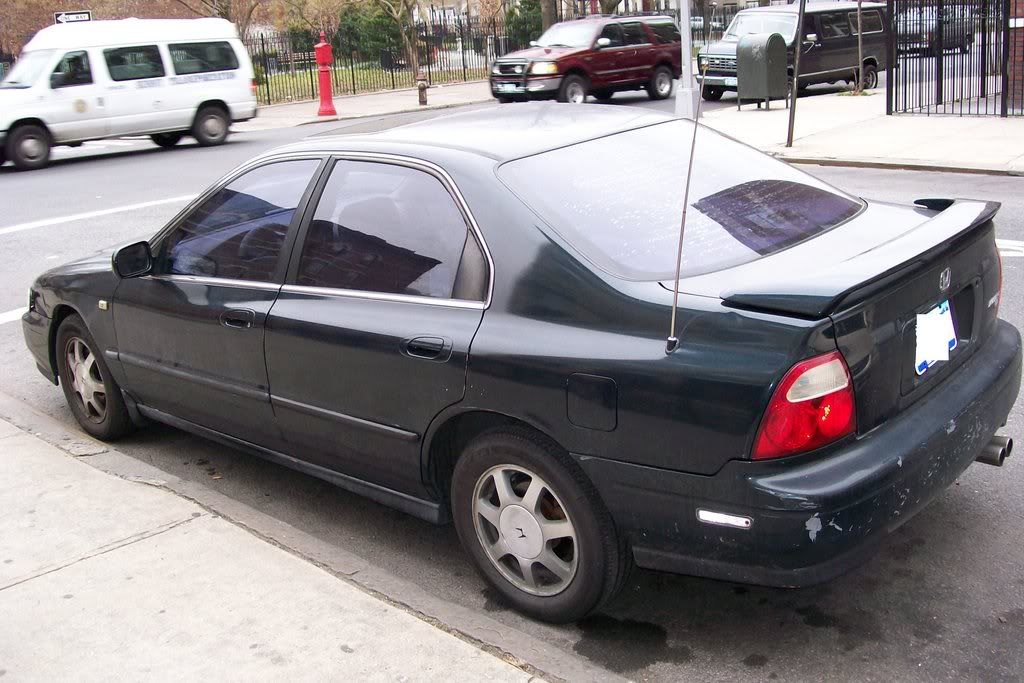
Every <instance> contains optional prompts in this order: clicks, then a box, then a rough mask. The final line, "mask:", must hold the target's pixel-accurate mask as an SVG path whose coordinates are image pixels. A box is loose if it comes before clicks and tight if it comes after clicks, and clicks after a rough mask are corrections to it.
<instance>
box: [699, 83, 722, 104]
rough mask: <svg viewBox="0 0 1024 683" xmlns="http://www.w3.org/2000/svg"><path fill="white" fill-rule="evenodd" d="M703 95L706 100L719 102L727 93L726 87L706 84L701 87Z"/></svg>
mask: <svg viewBox="0 0 1024 683" xmlns="http://www.w3.org/2000/svg"><path fill="white" fill-rule="evenodd" d="M700 94H701V97H703V98H704V101H705V102H717V101H718V100H720V99H722V95H724V94H725V88H721V87H719V86H717V85H705V86H704V87H703V88H701V93H700Z"/></svg>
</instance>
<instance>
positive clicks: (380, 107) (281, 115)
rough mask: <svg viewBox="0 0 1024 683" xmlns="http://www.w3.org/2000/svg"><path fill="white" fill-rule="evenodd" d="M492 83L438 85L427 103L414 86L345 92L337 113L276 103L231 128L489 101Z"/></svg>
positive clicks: (316, 106) (316, 104)
mask: <svg viewBox="0 0 1024 683" xmlns="http://www.w3.org/2000/svg"><path fill="white" fill-rule="evenodd" d="M493 99H494V98H493V97H491V90H490V86H489V85H488V83H487V81H473V82H470V83H455V84H453V85H435V86H433V87H431V88H429V89H427V102H428V104H427V106H421V105H420V104H419V92H418V91H417V90H415V89H407V90H388V91H386V92H378V93H370V94H366V95H346V96H343V97H335V98H334V108H335V109H336V110H337V111H338V115H337V116H317V110H318V109H319V108H320V103H319V101H312V102H295V103H292V104H274V105H270V106H268V107H260V108H259V113H258V114H257V116H256V118H255V119H253V120H251V121H246V122H245V123H236V124H235V125H233V126H232V130H235V131H239V132H250V131H256V130H267V129H270V128H287V127H289V126H301V125H304V124H307V123H318V122H321V121H340V120H343V119H352V118H361V117H364V116H381V115H384V114H400V113H404V112H408V111H426V110H429V109H447V108H449V107H458V106H460V105H464V104H475V103H478V102H489V101H492V100H493Z"/></svg>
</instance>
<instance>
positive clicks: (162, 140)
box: [149, 133, 184, 149]
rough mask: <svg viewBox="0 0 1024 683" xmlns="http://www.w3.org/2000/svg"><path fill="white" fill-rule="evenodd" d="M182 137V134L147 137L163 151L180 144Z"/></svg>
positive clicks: (161, 134)
mask: <svg viewBox="0 0 1024 683" xmlns="http://www.w3.org/2000/svg"><path fill="white" fill-rule="evenodd" d="M182 137H184V133H154V134H153V135H150V136H149V139H150V140H152V141H153V142H155V143H156V144H158V145H160V146H161V147H163V148H164V149H170V148H171V147H174V146H175V145H176V144H178V143H179V142H181V138H182Z"/></svg>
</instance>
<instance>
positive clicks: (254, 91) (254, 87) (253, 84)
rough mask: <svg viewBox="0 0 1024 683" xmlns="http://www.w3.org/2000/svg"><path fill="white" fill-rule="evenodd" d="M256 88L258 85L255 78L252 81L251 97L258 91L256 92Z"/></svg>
mask: <svg viewBox="0 0 1024 683" xmlns="http://www.w3.org/2000/svg"><path fill="white" fill-rule="evenodd" d="M258 86H259V84H258V83H257V82H256V79H255V78H254V79H252V94H253V95H255V94H256V93H257V92H258V90H257V88H258Z"/></svg>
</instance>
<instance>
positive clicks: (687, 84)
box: [676, 0, 700, 119]
mask: <svg viewBox="0 0 1024 683" xmlns="http://www.w3.org/2000/svg"><path fill="white" fill-rule="evenodd" d="M676 7H678V8H679V34H680V36H681V40H680V41H679V42H680V44H681V45H682V55H681V57H682V63H683V68H682V72H683V73H682V75H681V76H680V78H679V87H678V88H676V116H678V117H679V118H681V119H693V118H695V117H696V115H697V98H698V97H700V93H699V92H698V90H697V88H695V87H694V86H693V31H692V30H691V23H690V0H676Z"/></svg>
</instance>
